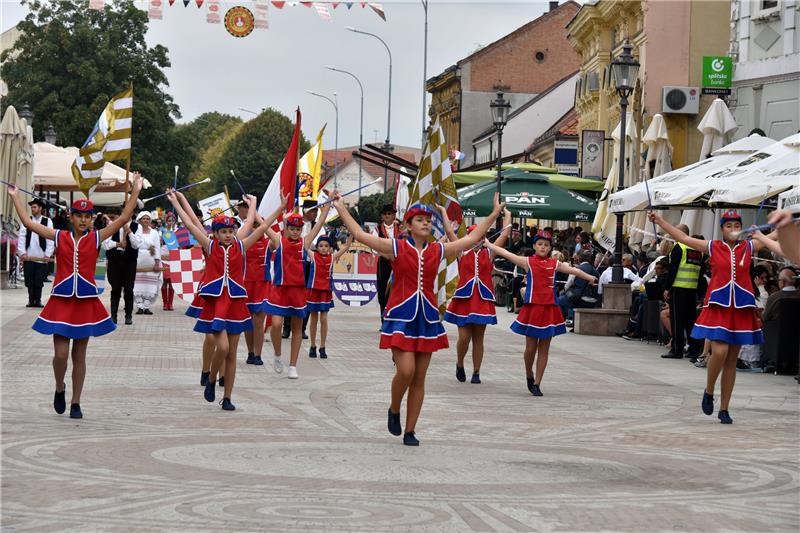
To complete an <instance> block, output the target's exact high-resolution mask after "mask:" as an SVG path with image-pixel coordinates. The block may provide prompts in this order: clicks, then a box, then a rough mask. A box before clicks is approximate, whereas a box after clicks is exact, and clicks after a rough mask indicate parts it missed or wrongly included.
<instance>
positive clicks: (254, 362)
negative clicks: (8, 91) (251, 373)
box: [253, 355, 264, 366]
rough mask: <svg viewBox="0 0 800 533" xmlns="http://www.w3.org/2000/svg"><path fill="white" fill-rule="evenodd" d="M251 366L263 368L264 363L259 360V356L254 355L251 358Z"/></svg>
mask: <svg viewBox="0 0 800 533" xmlns="http://www.w3.org/2000/svg"><path fill="white" fill-rule="evenodd" d="M253 364H254V365H256V366H263V365H264V361H262V360H261V356H260V355H254V356H253Z"/></svg>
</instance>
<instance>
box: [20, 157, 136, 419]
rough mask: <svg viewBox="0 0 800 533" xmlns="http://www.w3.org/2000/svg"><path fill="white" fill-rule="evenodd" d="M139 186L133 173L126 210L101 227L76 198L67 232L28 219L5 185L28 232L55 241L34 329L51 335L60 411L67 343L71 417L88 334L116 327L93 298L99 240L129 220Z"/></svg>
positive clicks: (77, 412)
mask: <svg viewBox="0 0 800 533" xmlns="http://www.w3.org/2000/svg"><path fill="white" fill-rule="evenodd" d="M141 190H142V177H141V176H140V175H139V173H138V172H136V173H134V175H133V187H132V190H131V195H130V196H129V197H128V201H127V202H126V203H125V208H124V209H123V211H122V215H120V216H119V217H118V218H117V219H116V220H114V221H112V222H110V223H109V224H108V225H107V226H106V227H105V228H103V229H101V230H95V229H93V228H92V216H93V214H94V205H93V204H92V202H91V201H90V200H75V201H74V202H73V203H72V210H71V215H70V221H71V222H72V228H73V230H72V232H69V231H67V230H55V229H53V228H50V227H48V226H44V225H42V224H38V223H36V222H33V221H32V220H31V217H30V216H29V215H28V212H27V211H26V210H25V208H24V205H23V203H22V199H21V198H20V197H19V195H18V191H17V188H16V187H14V186H9V187H8V194H9V196H11V199H12V201H13V203H14V207H15V208H16V210H17V215H18V216H19V219H20V221H21V222H22V224H23V225H24V226H25V227H26V228H27V229H28V231H31V232H34V233H36V234H37V235H39V236H41V237H44V238H45V239H49V240H52V241H54V242H55V255H56V273H55V278H54V279H53V289H52V292H51V296H52V297H51V298H50V299H49V300H48V302H47V305H45V306H44V309H42V312H41V314H40V315H39V318H37V319H36V322H34V324H33V329H34V330H35V331H38V332H39V333H42V334H44V335H52V336H53V349H54V353H53V374H54V376H55V381H56V392H55V395H54V397H53V409H55V411H56V413H58V414H62V413H64V411H66V384H65V383H64V377H65V375H66V373H67V363H68V360H69V358H70V341H72V399H71V400H70V410H69V416H70V418H83V412H82V411H81V406H80V401H81V393H82V392H83V382H84V380H85V378H86V349H87V347H88V345H89V337H99V336H102V335H105V334H107V333H110V332H112V331H114V329H116V326H115V325H114V322H113V321H112V320H111V316H110V315H109V313H108V311H107V310H106V308H105V306H103V303H102V302H101V301H100V297H99V296H98V288H97V285H96V283H95V279H94V272H95V265H96V264H97V256H98V254H99V249H100V243H102V242H103V241H105V240H106V239H108V238H110V237H111V236H112V235H114V234H116V233H117V231H119V229H120V228H121V227H122V226H123V225H124V224H125V223H126V222H127V221H128V220H130V218H131V215H132V214H133V210H134V208H135V207H136V201H137V200H138V198H139V191H141Z"/></svg>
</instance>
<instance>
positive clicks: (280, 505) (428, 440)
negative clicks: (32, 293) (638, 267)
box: [0, 290, 800, 532]
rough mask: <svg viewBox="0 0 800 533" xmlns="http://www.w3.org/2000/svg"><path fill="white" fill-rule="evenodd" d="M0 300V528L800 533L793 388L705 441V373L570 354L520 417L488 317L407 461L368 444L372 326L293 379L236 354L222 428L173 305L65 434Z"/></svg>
mask: <svg viewBox="0 0 800 533" xmlns="http://www.w3.org/2000/svg"><path fill="white" fill-rule="evenodd" d="M0 298H2V305H1V306H0V320H2V358H1V360H2V448H3V456H2V489H3V490H2V522H0V524H1V525H2V529H3V530H7V531H23V530H28V531H81V532H83V531H92V530H120V531H139V530H174V531H211V530H219V531H253V530H258V531H290V530H315V531H326V532H327V531H370V532H372V531H401V530H402V531H408V530H413V531H459V532H461V531H633V532H642V531H698V532H700V531H702V532H709V531H758V532H761V531H797V530H798V527H800V507H798V496H799V495H800V489H799V487H800V485H799V484H798V477H799V476H798V457H800V454H798V447H799V445H798V442H800V432H799V431H798V428H800V422H799V421H798V386H797V384H796V383H795V381H794V379H792V377H789V376H773V375H764V374H751V373H744V374H739V375H738V383H737V386H736V393H735V396H734V400H733V403H732V405H731V414H732V416H733V417H734V425H733V426H723V425H721V424H719V423H718V421H717V419H716V416H715V417H706V416H704V415H703V414H702V413H701V412H700V393H701V391H702V389H703V386H704V378H705V371H703V370H698V369H695V368H693V367H692V366H691V365H690V364H689V363H688V362H685V361H674V360H662V359H660V358H659V357H658V355H659V354H660V353H661V352H662V351H663V348H660V347H658V346H655V345H649V346H648V345H647V344H644V343H638V342H631V343H629V342H626V341H623V340H621V339H617V338H602V337H585V336H576V335H574V334H569V335H565V336H562V337H560V338H558V339H556V340H555V341H554V343H553V346H554V348H553V351H552V353H551V358H550V366H549V368H548V371H547V375H546V379H545V380H544V383H543V386H542V390H543V391H544V393H545V396H544V397H541V398H534V397H532V396H531V395H530V394H529V393H528V391H527V389H526V387H525V380H524V377H523V374H522V362H521V347H522V346H523V344H522V340H521V338H520V337H518V336H517V335H514V334H513V333H511V332H509V331H508V329H507V327H508V323H509V322H510V315H508V314H507V313H505V311H502V310H501V311H500V319H501V322H502V323H501V325H499V326H497V327H490V328H489V331H488V332H487V336H486V345H487V354H486V359H485V364H484V368H483V370H482V377H483V381H484V382H483V383H482V384H480V385H472V384H470V383H458V382H457V381H456V380H455V378H454V368H453V366H454V358H455V355H454V348H451V349H449V350H445V351H443V352H440V353H438V354H436V355H435V356H434V360H433V363H432V365H431V368H430V372H429V374H428V382H427V399H426V403H425V406H424V409H423V413H422V418H421V421H420V423H419V425H418V427H417V433H418V436H419V438H420V440H421V441H422V446H420V447H419V448H408V447H404V446H403V445H402V444H401V441H400V440H399V438H396V437H392V436H391V435H390V434H389V433H388V432H387V431H386V408H387V404H388V390H389V381H390V379H391V376H392V373H393V367H392V364H391V361H390V357H389V354H388V353H387V352H385V351H380V350H378V349H377V348H376V346H377V329H378V325H379V321H378V318H377V307H375V306H371V307H369V308H366V309H352V308H345V307H343V306H339V307H337V308H336V309H335V310H334V311H333V312H332V314H331V324H332V328H331V329H332V334H331V336H330V339H329V342H328V349H329V352H330V356H331V357H330V359H328V360H326V361H320V360H319V359H314V360H311V359H309V358H308V357H307V355H305V354H306V353H307V349H308V343H307V342H305V343H304V345H303V350H304V351H303V352H301V357H302V359H301V362H300V365H299V372H300V379H299V380H297V381H289V380H288V379H286V374H285V373H284V374H283V375H277V374H275V373H274V372H273V371H272V369H271V368H270V367H269V366H268V365H265V366H263V367H253V366H250V365H245V364H244V363H243V359H244V356H245V352H246V349H245V348H244V345H243V343H242V344H240V348H239V354H240V361H242V363H241V364H240V365H239V372H238V376H237V379H236V388H235V390H234V402H235V403H236V405H237V410H236V411H235V412H233V413H230V412H224V411H222V410H220V408H219V406H218V405H217V404H208V403H206V402H205V401H204V400H203V397H202V389H201V388H200V386H199V364H200V363H199V361H200V357H199V353H200V351H199V348H200V344H201V337H200V336H199V335H197V334H194V333H192V332H191V326H192V322H191V321H190V319H188V318H186V317H184V316H183V315H182V311H183V310H184V309H185V307H186V306H185V304H184V303H182V302H177V303H176V306H175V307H176V311H175V312H163V311H161V310H160V307H159V308H156V310H155V316H135V317H134V319H135V323H134V325H133V326H127V327H126V326H122V325H121V326H120V328H119V329H118V330H117V331H116V332H114V333H113V334H111V335H108V336H106V337H103V338H100V339H93V340H92V341H91V342H90V344H89V371H88V379H87V382H86V388H85V392H84V398H83V400H82V407H83V410H84V415H85V418H84V419H83V420H81V421H73V420H70V419H69V418H68V417H67V416H66V415H61V416H59V415H56V414H55V413H54V412H53V410H52V391H53V384H52V374H51V367H50V364H51V356H52V344H51V340H50V339H49V338H47V337H44V336H42V335H39V334H37V333H34V332H33V331H32V330H31V329H30V326H31V324H32V322H33V320H34V318H35V316H36V312H35V311H34V310H26V309H25V308H24V307H23V306H24V303H25V296H24V290H9V291H3V292H2V293H0ZM448 331H449V333H450V341H451V344H452V345H453V346H454V344H455V335H454V332H455V331H454V330H451V329H449V330H448ZM285 351H287V350H286V349H285ZM265 354H266V355H268V356H269V355H271V346H270V345H269V344H267V346H265ZM467 370H468V372H469V370H470V369H469V365H468V368H467ZM67 383H68V385H67V387H68V392H69V389H70V385H69V381H67ZM67 398H69V395H68V396H67Z"/></svg>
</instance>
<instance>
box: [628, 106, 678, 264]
mask: <svg viewBox="0 0 800 533" xmlns="http://www.w3.org/2000/svg"><path fill="white" fill-rule="evenodd" d="M642 142H643V143H644V144H645V145H646V146H647V159H646V161H645V179H646V180H648V183H647V184H645V183H644V182H643V183H641V184H637V185H638V186H641V187H644V188H645V194H647V191H648V187H649V186H650V183H649V180H652V179H653V178H654V177H656V176H660V175H662V174H666V173H667V172H669V171H671V170H672V144H671V143H670V142H669V134H668V132H667V123H666V122H665V121H664V117H663V116H661V114H656V115H654V116H653V120H652V121H651V122H650V126H649V127H648V128H647V131H646V132H645V134H644V136H643V137H642ZM651 166H652V171H651ZM652 193H653V191H652V190H651V191H650V194H652ZM670 222H675V221H674V220H671V221H670ZM647 225H648V222H647V214H646V213H645V212H644V211H639V212H637V213H636V214H635V215H633V222H631V226H633V227H634V228H637V229H640V230H646V226H647ZM651 229H652V228H651ZM654 241H655V238H654V237H653V236H651V235H647V234H645V233H644V232H643V231H634V232H633V233H632V235H631V236H630V239H629V240H628V244H629V246H630V247H631V248H632V249H634V250H639V249H641V248H642V247H643V246H649V245H650V244H652V243H653V242H654Z"/></svg>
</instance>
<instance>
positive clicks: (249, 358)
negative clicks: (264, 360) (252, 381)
mask: <svg viewBox="0 0 800 533" xmlns="http://www.w3.org/2000/svg"><path fill="white" fill-rule="evenodd" d="M255 357H256V354H254V353H253V352H247V361H246V363H247V364H248V365H253V364H255V363H254V362H253V359H255Z"/></svg>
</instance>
